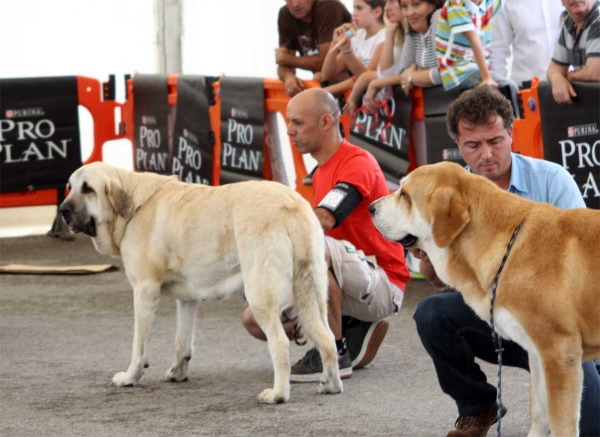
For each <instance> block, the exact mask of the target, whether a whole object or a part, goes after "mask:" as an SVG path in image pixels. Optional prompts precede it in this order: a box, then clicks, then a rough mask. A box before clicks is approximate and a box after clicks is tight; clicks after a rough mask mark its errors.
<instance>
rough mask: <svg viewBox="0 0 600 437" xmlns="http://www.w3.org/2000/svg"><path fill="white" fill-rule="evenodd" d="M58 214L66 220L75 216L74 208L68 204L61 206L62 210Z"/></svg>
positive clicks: (59, 209)
mask: <svg viewBox="0 0 600 437" xmlns="http://www.w3.org/2000/svg"><path fill="white" fill-rule="evenodd" d="M58 213H59V214H60V215H61V216H62V218H63V219H64V220H68V219H70V218H71V215H72V214H73V208H72V207H71V205H69V204H68V203H63V204H62V205H60V208H58Z"/></svg>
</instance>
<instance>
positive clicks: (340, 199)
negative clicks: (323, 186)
mask: <svg viewBox="0 0 600 437" xmlns="http://www.w3.org/2000/svg"><path fill="white" fill-rule="evenodd" d="M360 202H362V195H361V194H360V191H358V189H357V188H356V187H355V186H354V185H350V184H348V183H346V182H338V183H337V185H336V186H335V187H333V188H332V189H331V191H330V192H329V193H327V195H326V196H325V197H324V198H323V200H321V203H319V205H318V206H317V208H323V209H325V210H327V211H329V212H330V213H331V214H332V215H333V217H334V218H335V226H334V228H337V227H338V226H339V225H340V224H341V223H342V222H343V221H344V220H345V219H346V217H348V216H349V215H350V213H351V212H352V211H354V208H356V207H357V206H358V205H359V204H360Z"/></svg>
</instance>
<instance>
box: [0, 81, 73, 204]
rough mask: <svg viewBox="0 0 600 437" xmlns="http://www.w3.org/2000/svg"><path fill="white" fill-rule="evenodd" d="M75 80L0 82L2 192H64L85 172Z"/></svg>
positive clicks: (0, 178) (0, 169)
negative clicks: (73, 176) (74, 177)
mask: <svg viewBox="0 0 600 437" xmlns="http://www.w3.org/2000/svg"><path fill="white" fill-rule="evenodd" d="M78 105H79V97H78V94H77V77H75V76H69V77H36V78H28V79H2V80H0V160H1V163H0V191H1V192H3V193H6V192H13V191H26V190H37V189H47V188H59V187H64V186H66V184H67V181H68V180H69V176H71V173H73V172H74V171H75V170H77V169H78V168H79V167H81V144H80V139H79V114H78V110H77V107H78Z"/></svg>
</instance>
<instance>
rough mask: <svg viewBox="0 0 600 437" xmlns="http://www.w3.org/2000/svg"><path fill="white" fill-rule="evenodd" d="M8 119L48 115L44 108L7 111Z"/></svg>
mask: <svg viewBox="0 0 600 437" xmlns="http://www.w3.org/2000/svg"><path fill="white" fill-rule="evenodd" d="M5 114H6V118H21V117H32V116H36V115H39V116H42V115H46V113H45V112H44V108H24V109H7V110H6V113H5Z"/></svg>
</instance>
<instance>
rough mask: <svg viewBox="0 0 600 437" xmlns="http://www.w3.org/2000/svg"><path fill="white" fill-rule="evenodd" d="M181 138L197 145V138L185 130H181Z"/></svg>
mask: <svg viewBox="0 0 600 437" xmlns="http://www.w3.org/2000/svg"><path fill="white" fill-rule="evenodd" d="M183 137H184V138H185V139H187V140H190V141H191V142H192V143H194V144H196V145H198V137H197V136H196V135H195V134H194V133H193V132H190V131H189V130H187V129H183Z"/></svg>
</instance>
